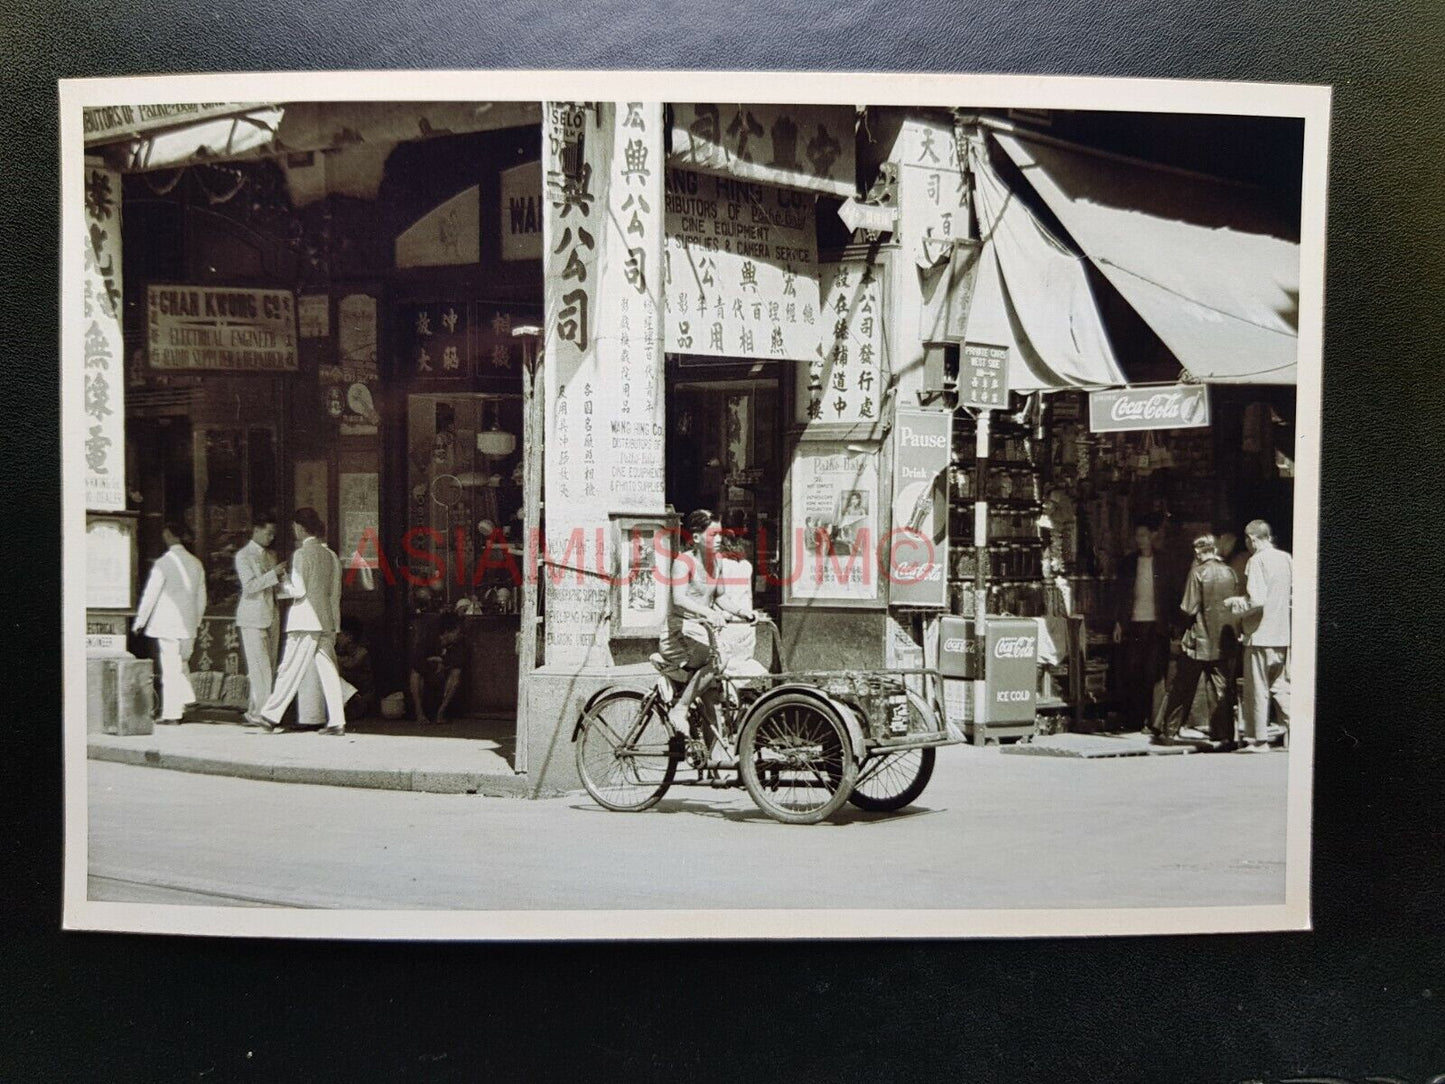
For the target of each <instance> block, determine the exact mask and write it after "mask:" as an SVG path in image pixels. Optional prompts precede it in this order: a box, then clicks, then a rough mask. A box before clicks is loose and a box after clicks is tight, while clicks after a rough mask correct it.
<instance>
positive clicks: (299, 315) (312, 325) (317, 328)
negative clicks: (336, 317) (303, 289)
mask: <svg viewBox="0 0 1445 1084" xmlns="http://www.w3.org/2000/svg"><path fill="white" fill-rule="evenodd" d="M296 325H297V330H298V331H299V333H300V336H301V338H303V339H325V338H329V337H330V336H331V297H330V295H329V294H302V295H301V296H300V297H298V298H297V299H296Z"/></svg>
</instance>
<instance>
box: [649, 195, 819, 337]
mask: <svg viewBox="0 0 1445 1084" xmlns="http://www.w3.org/2000/svg"><path fill="white" fill-rule="evenodd" d="M665 184H666V201H667V214H666V233H667V247H666V249H665V251H664V257H663V259H664V264H665V267H664V275H663V285H664V287H665V294H664V300H663V308H664V326H665V327H666V343H667V349H668V351H669V352H670V353H677V354H701V355H705V356H709V357H733V358H758V359H773V360H779V359H783V358H791V359H793V360H795V361H812V360H813V359H814V358H816V357H817V356H818V341H819V340H818V336H819V333H820V329H821V327H822V323H823V317H822V315H821V314H820V313H819V295H818V237H817V229H816V226H815V222H816V201H815V199H814V197H813V196H811V195H809V194H807V193H804V192H794V191H791V190H789V189H786V188H773V187H770V186H769V185H764V184H750V183H748V182H746V181H739V180H734V179H732V178H730V177H718V176H714V175H711V174H706V173H694V172H692V171H691V170H685V169H669V170H668V171H667V177H666V181H665Z"/></svg>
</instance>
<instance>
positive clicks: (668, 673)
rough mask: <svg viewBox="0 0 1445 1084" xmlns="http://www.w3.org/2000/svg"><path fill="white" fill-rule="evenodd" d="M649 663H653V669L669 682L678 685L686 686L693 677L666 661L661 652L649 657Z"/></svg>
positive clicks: (655, 652)
mask: <svg viewBox="0 0 1445 1084" xmlns="http://www.w3.org/2000/svg"><path fill="white" fill-rule="evenodd" d="M647 661H648V662H650V663H652V667H653V669H654V670H656V671H657V672H658V673H659V674H661V675H662V676H663V677H665V678H667V679H668V680H669V681H675V682H677V684H679V685H686V684H687V681H688V678H689V677H690V676H691V675H690V674H689V673H688V672H687V671H686V670H684V669H683V668H682V667H680V666H675V665H673V664H672V663H670V662H668V661H667V660H666V659H664V658H663V657H662V653H661V652H658V651H654V652H653V653H652V654H651V655H649V656H648V657H647Z"/></svg>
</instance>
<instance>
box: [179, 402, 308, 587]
mask: <svg viewBox="0 0 1445 1084" xmlns="http://www.w3.org/2000/svg"><path fill="white" fill-rule="evenodd" d="M195 448H196V453H195V477H196V494H197V500H196V504H195V507H194V508H192V509H190V510H189V514H188V515H187V517H186V518H187V522H188V524H189V525H190V526H191V529H192V531H194V533H195V535H196V556H198V557H200V558H201V560H202V562H203V563H204V564H205V566H206V593H207V601H208V606H207V612H210V613H230V612H232V611H233V610H234V609H235V608H236V602H237V599H238V597H239V595H240V583H239V581H238V580H237V578H236V563H235V559H236V551H237V550H238V549H240V548H241V547H242V546H244V545H245V544H246V541H247V539H248V538H250V535H251V515H252V509H253V508H254V509H255V510H256V511H272V510H274V509H275V506H276V437H275V434H274V433H273V432H272V431H271V430H270V429H265V428H260V427H254V428H250V429H241V428H237V429H231V428H216V429H202V430H200V431H198V432H197V434H196V439H195ZM197 509H199V515H198V514H197ZM278 537H281V538H284V536H281V535H280V532H278ZM283 545H284V542H283Z"/></svg>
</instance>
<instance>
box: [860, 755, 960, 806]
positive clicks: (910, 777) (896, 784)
mask: <svg viewBox="0 0 1445 1084" xmlns="http://www.w3.org/2000/svg"><path fill="white" fill-rule="evenodd" d="M937 758H938V750H937V749H934V748H933V747H932V746H930V747H928V748H926V749H901V750H899V751H898V752H896V753H889V752H886V751H885V752H882V753H877V754H875V755H874V756H871V757H869V758H868V759H867V760H866V761H864V762H863V766H862V767H861V768H859V769H858V781H857V782H856V783H854V784H853V793H852V794H850V795H848V801H850V802H852V803H853V804H854V805H855V806H857V807H858V808H859V809H866V810H868V811H869V812H870V813H891V812H893V810H895V809H902V808H903V807H904V806H906V805H911V804H913V803H914V802H916V801H918V796H919V795H920V794H922V793H923V788H924V787H926V786H928V781H929V780H930V779H932V778H933V762H934V761H935V760H936V759H937Z"/></svg>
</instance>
